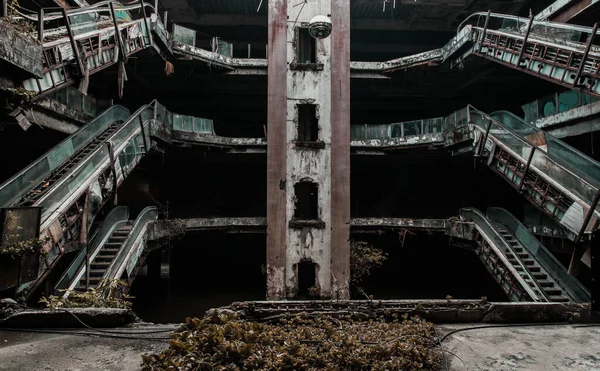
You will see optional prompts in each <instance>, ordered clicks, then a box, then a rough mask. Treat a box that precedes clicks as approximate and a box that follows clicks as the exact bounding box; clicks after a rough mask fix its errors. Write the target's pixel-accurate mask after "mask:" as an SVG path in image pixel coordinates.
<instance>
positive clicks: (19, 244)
mask: <svg viewBox="0 0 600 371" xmlns="http://www.w3.org/2000/svg"><path fill="white" fill-rule="evenodd" d="M17 219H18V217H17V216H16V215H15V214H14V213H13V212H12V211H10V210H9V211H7V213H6V220H5V221H4V229H5V231H7V233H6V234H5V235H4V241H3V244H2V245H0V256H1V255H9V256H10V257H12V258H13V259H16V258H19V257H21V256H23V255H27V254H34V253H36V252H40V254H42V255H45V254H47V252H46V251H44V250H43V247H44V245H46V244H47V243H48V242H50V241H52V237H45V238H41V239H40V238H31V239H27V240H22V235H21V232H20V231H21V230H22V229H23V227H21V226H20V225H19V223H18V221H17Z"/></svg>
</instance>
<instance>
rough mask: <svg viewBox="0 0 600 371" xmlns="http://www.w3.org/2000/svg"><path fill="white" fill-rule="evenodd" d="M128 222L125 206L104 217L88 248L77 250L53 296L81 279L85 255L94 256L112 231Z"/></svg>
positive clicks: (84, 265)
mask: <svg viewBox="0 0 600 371" xmlns="http://www.w3.org/2000/svg"><path fill="white" fill-rule="evenodd" d="M128 220H129V208H127V207H126V206H117V207H115V208H114V209H112V210H111V211H110V212H109V213H108V214H107V215H106V217H105V218H104V221H103V223H102V225H101V226H100V228H98V230H97V231H96V232H95V233H94V235H93V236H92V238H91V239H90V241H89V243H88V247H87V248H86V247H83V248H82V249H81V250H79V253H78V254H77V256H76V257H75V259H73V261H72V262H71V264H70V265H69V267H68V268H67V270H66V271H65V272H64V273H63V275H62V276H61V277H60V279H59V280H58V282H57V284H56V285H55V286H54V291H55V295H60V292H59V290H63V289H67V288H68V287H70V286H71V285H72V283H73V281H74V280H75V281H77V280H79V279H81V275H82V273H85V270H86V259H85V258H86V255H87V254H89V255H90V256H94V255H95V253H96V252H97V251H98V250H99V249H101V248H102V247H103V246H104V243H105V242H106V241H107V240H108V238H109V237H110V236H111V234H112V233H113V231H114V230H115V229H117V228H118V227H120V226H121V225H123V224H124V223H127V221H128ZM70 273H73V276H71V278H69V276H70Z"/></svg>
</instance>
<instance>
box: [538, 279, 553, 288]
mask: <svg viewBox="0 0 600 371" xmlns="http://www.w3.org/2000/svg"><path fill="white" fill-rule="evenodd" d="M537 283H538V285H540V286H541V287H552V286H554V282H552V281H548V280H537Z"/></svg>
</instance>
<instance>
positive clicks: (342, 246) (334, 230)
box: [331, 0, 350, 299]
mask: <svg viewBox="0 0 600 371" xmlns="http://www.w3.org/2000/svg"><path fill="white" fill-rule="evenodd" d="M331 20H332V25H333V32H332V34H331V42H332V44H333V50H332V53H331V65H332V69H331V168H332V172H331V184H332V189H331V211H332V215H331V257H332V258H331V262H332V263H331V269H332V272H331V275H332V281H333V282H332V283H333V285H332V290H333V293H334V296H335V297H336V298H339V299H348V298H349V296H350V290H349V280H350V242H349V240H350V1H347V0H333V4H332V7H331Z"/></svg>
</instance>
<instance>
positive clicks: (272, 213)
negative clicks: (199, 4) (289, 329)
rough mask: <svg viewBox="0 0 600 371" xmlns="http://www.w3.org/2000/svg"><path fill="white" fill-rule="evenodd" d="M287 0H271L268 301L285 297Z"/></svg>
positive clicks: (268, 121) (268, 148)
mask: <svg viewBox="0 0 600 371" xmlns="http://www.w3.org/2000/svg"><path fill="white" fill-rule="evenodd" d="M286 31H287V0H269V44H268V56H267V58H268V62H269V67H268V79H269V81H268V118H267V125H268V129H267V299H269V300H278V299H283V298H285V283H284V280H285V251H286V210H285V205H286V195H285V190H286V187H285V182H286V162H285V158H286V112H287V34H286Z"/></svg>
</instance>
